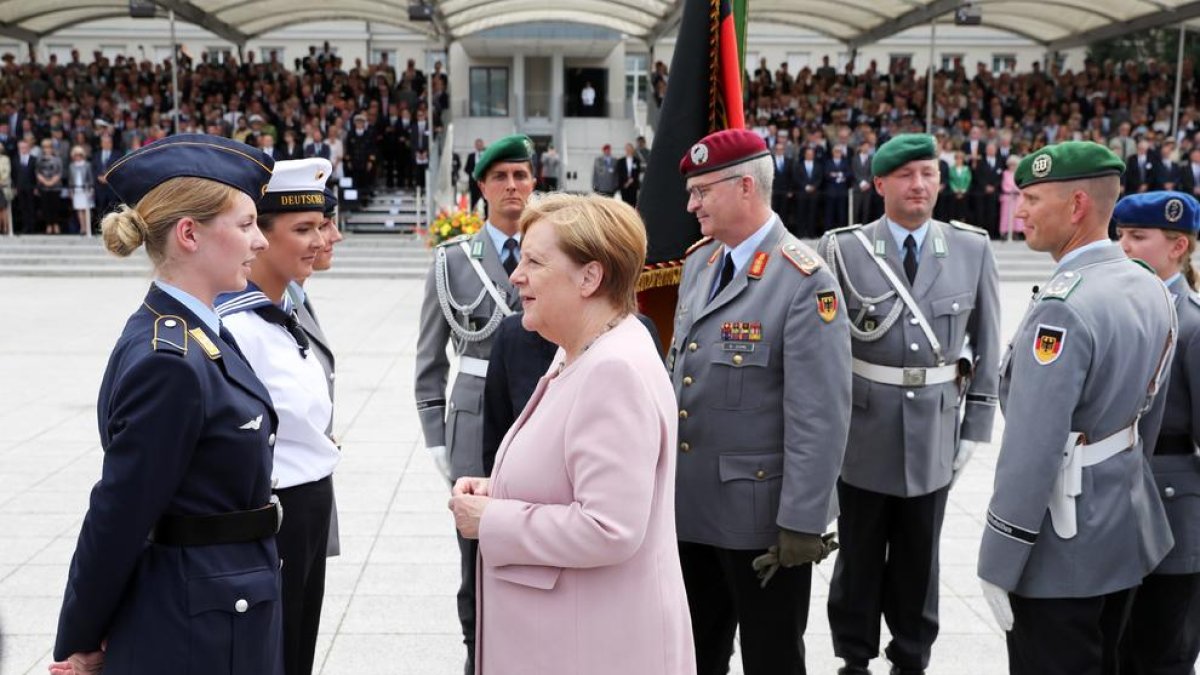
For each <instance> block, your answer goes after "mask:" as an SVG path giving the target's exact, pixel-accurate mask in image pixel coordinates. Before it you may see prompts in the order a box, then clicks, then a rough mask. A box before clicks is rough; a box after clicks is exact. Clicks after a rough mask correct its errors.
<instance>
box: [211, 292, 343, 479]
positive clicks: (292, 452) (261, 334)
mask: <svg viewBox="0 0 1200 675" xmlns="http://www.w3.org/2000/svg"><path fill="white" fill-rule="evenodd" d="M221 322H222V323H223V324H224V325H225V327H226V328H228V329H229V332H230V333H233V337H234V339H235V340H237V343H238V347H240V348H241V350H242V353H243V354H245V355H246V360H247V361H249V362H250V365H251V366H252V367H253V368H254V374H255V375H258V379H259V380H261V381H262V383H263V385H264V386H266V388H267V391H268V392H269V393H270V394H271V402H272V403H274V404H275V413H276V414H277V415H278V416H279V427H278V429H277V430H276V432H275V468H274V471H272V478H274V479H276V480H277V481H278V482H277V483H276V485H275V487H276V488H289V487H295V486H297V485H303V484H305V483H312V482H314V481H318V480H321V479H322V478H325V477H326V476H329V475H330V474H332V473H333V469H334V467H336V466H337V463H338V461H339V460H340V459H341V454H340V453H339V452H338V449H337V446H335V445H334V444H333V441H332V440H330V439H329V437H328V436H326V435H325V430H326V429H327V428H329V420H330V419H331V417H332V415H333V402H332V401H330V400H329V383H327V382H326V381H325V369H324V368H322V367H321V362H320V361H319V360H318V359H317V357H315V356H313V354H312V353H311V351H312V350H311V349H310V350H309V355H308V358H301V357H300V350H299V349H298V348H297V347H296V341H295V340H293V339H292V336H291V334H289V333H288V332H287V330H286V329H285V328H284V327H283V326H279V325H276V324H273V323H269V322H267V321H266V320H265V319H263V318H262V317H260V316H259V315H258V314H255V313H254V312H253V311H244V312H236V313H233V314H228V315H226V316H224V317H222V318H221Z"/></svg>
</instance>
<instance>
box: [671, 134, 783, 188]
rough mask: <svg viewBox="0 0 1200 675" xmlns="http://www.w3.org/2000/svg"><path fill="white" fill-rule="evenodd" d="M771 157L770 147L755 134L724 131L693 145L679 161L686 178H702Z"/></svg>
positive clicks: (680, 169)
mask: <svg viewBox="0 0 1200 675" xmlns="http://www.w3.org/2000/svg"><path fill="white" fill-rule="evenodd" d="M769 154H771V153H770V152H769V151H768V150H767V144H766V143H764V142H763V139H762V137H761V136H759V135H758V134H756V133H754V132H753V131H747V130H746V129H724V130H721V131H716V132H713V133H711V134H709V135H707V136H705V137H704V138H701V139H700V141H699V142H698V143H696V144H695V145H693V146H692V147H691V149H690V150H688V152H687V154H686V155H684V156H683V159H681V160H679V173H681V174H683V177H684V178H687V177H689V176H699V175H701V174H705V173H709V172H710V171H716V170H717V169H724V168H725V167H727V166H733V165H734V164H741V163H742V162H748V161H750V160H752V159H757V158H759V157H766V156H767V155H769Z"/></svg>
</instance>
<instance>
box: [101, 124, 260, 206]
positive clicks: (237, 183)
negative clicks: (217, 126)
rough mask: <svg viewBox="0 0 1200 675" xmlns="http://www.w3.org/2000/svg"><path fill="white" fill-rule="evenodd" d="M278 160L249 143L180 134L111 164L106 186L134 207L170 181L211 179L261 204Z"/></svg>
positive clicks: (145, 146) (139, 149) (217, 137)
mask: <svg viewBox="0 0 1200 675" xmlns="http://www.w3.org/2000/svg"><path fill="white" fill-rule="evenodd" d="M274 167H275V160H274V159H273V158H272V157H271V156H270V155H268V154H266V153H265V152H263V151H261V150H258V149H257V148H252V147H250V146H249V145H246V144H245V143H239V142H238V141H235V140H232V139H229V138H224V137H222V136H211V135H209V134H178V135H175V136H168V137H166V138H164V139H162V140H158V141H154V142H153V143H150V144H149V145H143V146H142V147H141V148H138V149H137V150H135V151H133V152H131V153H129V154H128V155H125V156H124V157H122V158H121V159H119V160H117V161H116V162H115V163H113V165H112V167H111V168H110V169H109V170H108V173H106V174H105V180H107V181H108V186H109V187H110V188H112V190H113V192H115V193H117V197H119V198H120V199H121V201H122V202H125V203H126V204H129V205H131V206H133V205H136V204H137V203H138V202H139V201H141V199H142V197H145V196H146V193H148V192H150V191H151V190H153V189H154V188H156V187H158V186H159V185H162V184H163V183H165V182H166V181H168V180H170V179H172V178H183V177H194V178H207V179H209V180H214V181H217V182H220V183H224V184H226V185H228V186H230V187H233V188H236V189H238V190H241V191H242V192H244V193H246V194H247V195H249V196H250V198H251V199H253V200H254V201H256V202H257V201H258V200H259V199H261V198H262V196H263V194H264V193H265V192H266V190H267V183H268V182H270V180H271V171H272V169H273V168H274Z"/></svg>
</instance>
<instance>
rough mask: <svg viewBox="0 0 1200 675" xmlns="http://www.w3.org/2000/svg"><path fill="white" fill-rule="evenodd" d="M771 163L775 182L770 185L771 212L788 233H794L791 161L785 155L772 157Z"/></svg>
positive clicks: (793, 190) (793, 194) (793, 195)
mask: <svg viewBox="0 0 1200 675" xmlns="http://www.w3.org/2000/svg"><path fill="white" fill-rule="evenodd" d="M771 161H772V162H774V163H775V182H773V183H771V210H772V211H774V212H775V213H776V214H778V215H779V219H780V220H782V221H783V224H784V225H785V226H787V229H788V232H791V233H792V234H795V233H796V222H795V214H794V213H793V209H792V199H793V198H794V197H795V196H796V195H795V185H793V184H792V180H793V177H792V171H793V167H792V160H790V159H788V158H787V157H786V156H785V155H774V156H772V157H771Z"/></svg>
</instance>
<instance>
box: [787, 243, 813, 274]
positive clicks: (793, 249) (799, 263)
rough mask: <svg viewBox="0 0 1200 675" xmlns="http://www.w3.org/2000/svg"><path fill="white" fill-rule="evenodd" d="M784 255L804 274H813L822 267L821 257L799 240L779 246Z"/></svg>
mask: <svg viewBox="0 0 1200 675" xmlns="http://www.w3.org/2000/svg"><path fill="white" fill-rule="evenodd" d="M779 250H780V252H782V253H783V257H784V258H787V259H788V260H789V261H790V262H791V263H792V264H793V265H795V266H796V269H798V270H800V272H801V273H802V274H803V275H804V276H806V277H807V276H811V275H812V273H813V272H816V271H817V270H818V269H820V267H821V258H820V257H819V256H818V255H817V254H816V252H814V251H813V250H812V249H810V248H809V247H807V246H805V245H804V244H801V243H799V242H793V243H787V244H784V245H783V246H780V247H779Z"/></svg>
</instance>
